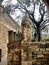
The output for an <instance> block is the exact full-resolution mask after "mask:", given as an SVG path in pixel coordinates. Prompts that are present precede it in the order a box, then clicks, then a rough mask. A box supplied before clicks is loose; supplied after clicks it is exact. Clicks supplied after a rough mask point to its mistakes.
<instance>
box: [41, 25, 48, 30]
mask: <svg viewBox="0 0 49 65" xmlns="http://www.w3.org/2000/svg"><path fill="white" fill-rule="evenodd" d="M47 26H49V24H47V25H45V26H44V27H42V28H41V30H43V29H45V28H46V27H47Z"/></svg>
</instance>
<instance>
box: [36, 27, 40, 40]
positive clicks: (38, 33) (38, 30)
mask: <svg viewBox="0 0 49 65" xmlns="http://www.w3.org/2000/svg"><path fill="white" fill-rule="evenodd" d="M37 36H38V41H40V40H41V31H40V28H39V27H38V28H37Z"/></svg>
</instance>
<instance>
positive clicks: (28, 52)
mask: <svg viewBox="0 0 49 65" xmlns="http://www.w3.org/2000/svg"><path fill="white" fill-rule="evenodd" d="M48 60H49V42H22V43H21V62H22V63H21V64H22V65H23V64H24V63H25V64H27V65H34V64H35V65H38V64H39V65H41V64H43V65H44V63H45V65H46V64H47V63H48V64H49V62H48Z"/></svg>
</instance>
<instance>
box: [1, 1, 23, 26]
mask: <svg viewBox="0 0 49 65" xmlns="http://www.w3.org/2000/svg"><path fill="white" fill-rule="evenodd" d="M7 1H10V0H4V1H3V2H2V5H4V6H6V5H7V3H6V2H7ZM5 3H6V4H5ZM8 4H9V3H8ZM11 4H13V5H15V4H17V1H16V0H11ZM20 14H21V15H20ZM10 15H11V17H12V18H13V19H14V20H15V21H16V22H17V23H18V24H19V25H21V22H22V18H23V13H22V12H21V11H20V10H15V12H14V14H10ZM17 17H19V19H18V18H17Z"/></svg>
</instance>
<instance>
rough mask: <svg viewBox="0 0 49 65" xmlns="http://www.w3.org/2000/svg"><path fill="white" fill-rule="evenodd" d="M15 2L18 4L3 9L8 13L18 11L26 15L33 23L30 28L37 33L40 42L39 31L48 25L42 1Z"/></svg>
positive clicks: (21, 0)
mask: <svg viewBox="0 0 49 65" xmlns="http://www.w3.org/2000/svg"><path fill="white" fill-rule="evenodd" d="M17 1H18V3H17V4H16V5H12V6H11V5H8V7H9V8H8V7H5V9H6V11H7V12H8V13H10V12H11V13H12V12H13V11H15V9H19V10H20V11H21V12H23V13H27V14H28V16H29V18H30V19H31V21H32V23H33V25H32V27H33V28H34V29H35V30H36V32H37V36H38V41H40V38H41V31H42V30H43V29H45V27H46V26H47V25H49V24H48V16H47V9H46V5H45V4H44V3H43V2H42V0H17ZM31 6H32V7H31ZM30 7H31V8H30ZM7 8H8V9H7Z"/></svg>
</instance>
